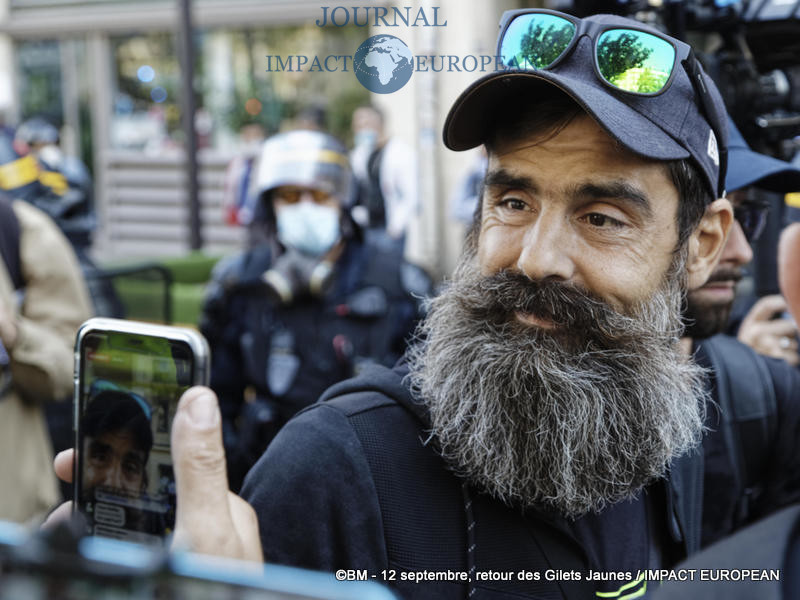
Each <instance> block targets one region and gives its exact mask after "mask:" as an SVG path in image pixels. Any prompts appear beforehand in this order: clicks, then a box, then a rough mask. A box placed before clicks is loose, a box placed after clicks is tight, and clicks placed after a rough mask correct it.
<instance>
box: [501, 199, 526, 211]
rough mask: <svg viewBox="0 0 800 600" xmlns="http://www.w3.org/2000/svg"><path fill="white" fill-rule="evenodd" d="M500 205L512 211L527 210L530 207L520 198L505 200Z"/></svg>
mask: <svg viewBox="0 0 800 600" xmlns="http://www.w3.org/2000/svg"><path fill="white" fill-rule="evenodd" d="M499 204H500V206H502V207H504V208H508V209H511V210H525V209H526V208H528V205H527V204H525V202H524V201H522V200H520V199H519V198H503V199H502V200H501V201H500V202H499Z"/></svg>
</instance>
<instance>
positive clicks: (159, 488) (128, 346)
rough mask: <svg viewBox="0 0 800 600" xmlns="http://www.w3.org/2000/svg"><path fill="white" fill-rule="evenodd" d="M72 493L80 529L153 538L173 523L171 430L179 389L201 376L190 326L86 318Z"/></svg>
mask: <svg viewBox="0 0 800 600" xmlns="http://www.w3.org/2000/svg"><path fill="white" fill-rule="evenodd" d="M75 351H76V369H75V375H76V386H75V448H76V450H77V459H76V460H75V473H74V477H73V480H74V483H75V496H74V507H75V509H76V510H78V511H80V512H81V513H83V514H84V515H85V517H86V521H87V529H88V533H90V534H92V535H99V536H103V537H111V538H115V539H119V540H126V541H136V542H144V543H153V544H157V543H160V542H161V540H162V539H163V537H164V536H165V535H168V534H169V533H171V532H172V530H173V528H174V525H175V507H176V489H175V475H174V472H173V468H172V457H171V445H170V431H171V428H172V420H173V418H174V417H175V414H176V411H177V405H178V400H179V399H180V397H181V394H182V393H183V392H184V391H185V390H187V389H188V388H189V387H190V386H192V385H195V384H201V385H202V384H205V383H206V382H207V379H208V362H209V353H208V347H207V344H206V342H205V340H204V339H203V337H202V336H201V335H200V334H199V333H197V332H196V331H194V330H190V329H184V328H177V327H166V326H161V325H153V324H148V323H137V322H133V321H121V320H116V319H91V320H89V321H87V322H86V323H84V325H83V326H82V327H81V329H80V330H79V332H78V337H77V341H76V346H75Z"/></svg>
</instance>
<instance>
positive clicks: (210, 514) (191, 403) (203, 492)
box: [171, 387, 233, 554]
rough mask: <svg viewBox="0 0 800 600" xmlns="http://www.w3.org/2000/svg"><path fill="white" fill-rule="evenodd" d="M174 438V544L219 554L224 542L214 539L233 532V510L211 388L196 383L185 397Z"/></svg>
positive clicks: (173, 424) (177, 415)
mask: <svg viewBox="0 0 800 600" xmlns="http://www.w3.org/2000/svg"><path fill="white" fill-rule="evenodd" d="M171 439H172V461H173V468H174V470H175V489H176V495H177V511H176V517H175V542H174V543H175V544H176V545H182V546H184V547H186V548H187V549H189V550H192V551H194V552H201V553H207V554H212V553H214V554H215V553H216V552H215V551H214V550H217V551H219V550H220V547H219V544H220V542H221V540H218V539H211V538H214V537H216V536H218V535H220V534H221V533H224V532H225V531H226V529H227V531H232V530H233V523H232V521H231V515H230V510H229V508H228V476H227V472H226V470H225V450H224V448H223V445H222V416H221V414H220V412H219V406H218V404H217V397H216V396H215V395H214V393H213V392H212V391H211V390H209V389H208V388H204V387H193V388H191V389H189V390H187V391H186V392H185V393H184V394H183V396H181V399H180V401H179V402H178V409H177V412H176V414H175V419H174V420H173V422H172V438H171ZM215 546H216V548H215Z"/></svg>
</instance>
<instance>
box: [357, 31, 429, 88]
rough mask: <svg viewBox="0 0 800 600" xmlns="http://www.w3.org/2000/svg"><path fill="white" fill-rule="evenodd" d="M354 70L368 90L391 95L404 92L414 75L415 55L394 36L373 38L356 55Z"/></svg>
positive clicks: (365, 41)
mask: <svg viewBox="0 0 800 600" xmlns="http://www.w3.org/2000/svg"><path fill="white" fill-rule="evenodd" d="M353 70H354V71H355V74H356V77H357V78H358V80H359V81H360V82H361V85H363V86H364V87H365V88H367V89H368V90H369V91H370V92H374V93H376V94H391V93H392V92H396V91H397V90H399V89H400V88H402V87H403V86H404V85H405V84H407V83H408V80H409V79H411V74H412V73H413V72H414V55H413V54H411V50H409V49H408V46H406V45H405V42H403V40H401V39H400V38H397V37H395V36H393V35H386V34H383V35H373V36H372V37H371V38H369V39H367V40H364V43H362V44H361V45H360V46H359V47H358V50H356V53H355V54H354V55H353Z"/></svg>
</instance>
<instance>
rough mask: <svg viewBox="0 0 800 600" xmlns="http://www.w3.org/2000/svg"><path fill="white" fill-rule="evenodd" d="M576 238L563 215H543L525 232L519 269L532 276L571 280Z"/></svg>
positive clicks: (534, 278)
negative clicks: (564, 220) (573, 237)
mask: <svg viewBox="0 0 800 600" xmlns="http://www.w3.org/2000/svg"><path fill="white" fill-rule="evenodd" d="M573 244H574V241H573V239H572V235H571V233H570V231H569V227H567V226H566V224H565V223H564V222H563V219H562V218H561V216H560V215H557V214H556V215H552V216H550V215H547V214H542V215H540V216H539V217H538V218H537V219H536V222H535V223H532V224H531V225H530V227H529V228H528V230H527V231H526V232H525V236H524V238H523V245H522V248H521V249H520V254H519V258H518V259H517V268H518V269H519V270H520V272H522V273H524V274H525V275H526V276H527V277H528V278H529V279H533V280H540V279H547V278H554V279H558V280H563V281H566V280H569V279H571V278H572V276H573V275H574V272H575V263H574V262H573V259H572V252H573V250H574V247H573Z"/></svg>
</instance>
